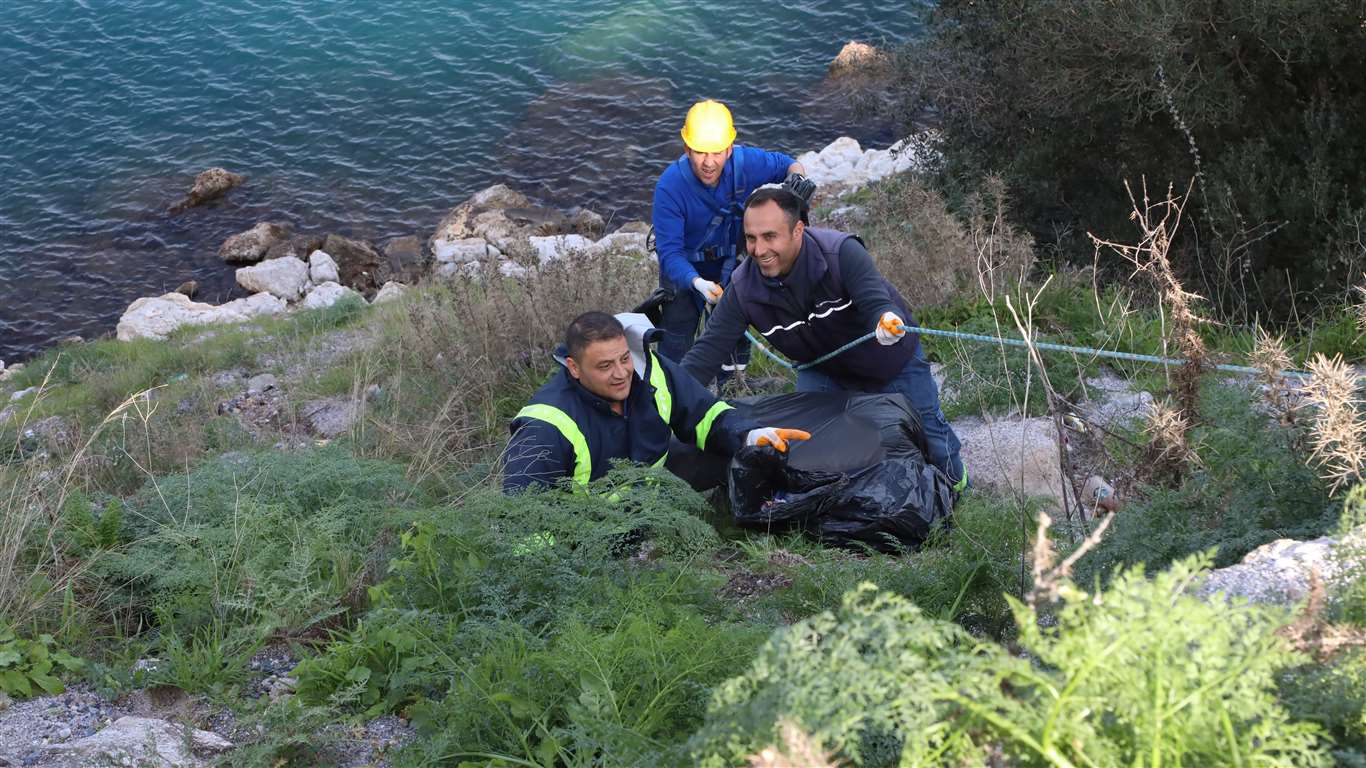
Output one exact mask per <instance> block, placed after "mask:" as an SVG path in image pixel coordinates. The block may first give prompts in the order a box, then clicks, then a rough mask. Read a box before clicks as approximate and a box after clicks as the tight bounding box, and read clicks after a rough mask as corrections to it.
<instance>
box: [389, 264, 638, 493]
mask: <svg viewBox="0 0 1366 768" xmlns="http://www.w3.org/2000/svg"><path fill="white" fill-rule="evenodd" d="M657 274H658V268H657V267H656V265H655V263H654V261H652V260H650V259H646V258H641V257H639V256H633V255H630V254H621V253H612V252H608V253H594V254H571V255H570V256H568V257H566V258H565V259H563V260H560V261H555V262H551V263H549V264H545V265H540V266H536V267H533V268H531V269H530V270H529V272H528V273H527V275H526V276H524V277H519V278H512V277H504V276H502V275H500V274H498V272H497V268H496V265H493V264H487V265H483V267H482V268H481V269H479V270H478V271H476V272H473V273H471V274H466V275H458V276H456V277H453V278H451V279H449V280H446V281H443V282H439V283H435V284H433V285H431V286H429V287H427V288H425V289H423V291H422V293H421V294H420V296H418V297H414V299H413V300H409V301H406V302H403V303H402V304H401V305H399V306H397V307H395V308H393V309H390V310H388V312H389V314H388V315H387V316H386V317H385V318H384V320H383V325H384V339H383V341H382V342H381V344H380V345H379V351H378V352H377V354H380V355H384V356H386V357H388V358H389V359H388V360H386V361H383V363H382V364H377V365H376V366H375V367H376V368H377V369H380V370H386V371H389V372H390V376H391V379H390V382H389V386H388V389H389V390H390V391H391V392H392V393H393V396H394V397H395V398H396V400H397V406H396V408H395V416H394V417H393V418H385V419H383V420H380V421H377V422H375V423H373V424H372V425H371V428H372V429H373V430H374V431H375V433H376V437H377V441H378V444H379V446H380V448H379V453H380V454H381V455H390V456H404V457H408V458H411V459H413V460H414V461H413V471H414V472H415V473H416V474H417V475H418V476H420V477H423V478H441V477H445V476H447V475H449V474H450V473H451V472H452V471H457V470H463V469H465V468H468V467H471V466H476V465H479V464H481V463H482V462H485V461H487V459H488V458H489V457H491V456H492V455H493V452H494V451H495V450H496V447H497V446H498V445H499V444H501V443H502V442H503V441H504V440H505V437H506V434H505V431H506V429H507V421H508V419H509V418H510V417H511V415H512V414H513V413H515V411H516V410H517V409H518V408H520V407H521V406H522V405H523V404H524V403H525V397H526V396H528V395H530V393H531V391H532V390H534V389H535V387H536V386H539V384H540V383H542V381H543V380H544V378H545V375H546V372H547V371H549V370H551V369H552V366H553V365H554V363H553V362H552V360H551V353H552V352H553V351H554V349H555V347H556V346H557V345H558V344H559V343H560V341H561V339H562V337H563V335H564V329H565V327H566V326H567V325H568V324H569V321H570V320H572V319H573V318H574V317H576V316H577V315H579V314H580V313H582V312H586V311H588V310H602V311H606V312H621V311H626V310H629V309H630V308H631V307H634V306H635V305H637V304H639V303H640V302H641V301H642V300H644V299H645V297H646V296H648V295H649V293H650V291H652V290H653V289H654V287H655V285H656V281H657Z"/></svg>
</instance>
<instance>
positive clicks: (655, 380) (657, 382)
mask: <svg viewBox="0 0 1366 768" xmlns="http://www.w3.org/2000/svg"><path fill="white" fill-rule="evenodd" d="M650 386H652V387H654V390H655V410H657V411H659V418H661V419H663V420H664V423H665V424H668V423H669V422H670V421H671V420H672V417H673V412H674V398H673V395H671V394H670V393H669V379H668V378H667V377H665V375H664V366H662V365H660V364H659V358H658V357H655V353H653V352H651V353H650Z"/></svg>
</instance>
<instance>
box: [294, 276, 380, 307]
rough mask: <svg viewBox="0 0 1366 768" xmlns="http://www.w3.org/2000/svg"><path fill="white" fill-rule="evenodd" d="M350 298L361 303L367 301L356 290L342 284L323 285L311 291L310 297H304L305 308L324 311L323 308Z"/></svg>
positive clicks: (330, 283)
mask: <svg viewBox="0 0 1366 768" xmlns="http://www.w3.org/2000/svg"><path fill="white" fill-rule="evenodd" d="M348 296H351V297H355V298H356V299H357V300H359V301H361V302H364V301H365V298H364V297H362V296H361V295H360V294H359V293H357V292H356V291H355V290H353V289H351V288H347V287H346V286H344V285H342V284H340V283H335V282H327V283H321V284H319V285H318V286H316V287H315V288H314V289H313V290H311V291H309V292H308V295H307V296H305V297H304V301H303V308H304V309H322V308H323V307H330V306H332V305H333V304H336V303H337V302H339V301H341V300H342V299H345V298H347V297H348Z"/></svg>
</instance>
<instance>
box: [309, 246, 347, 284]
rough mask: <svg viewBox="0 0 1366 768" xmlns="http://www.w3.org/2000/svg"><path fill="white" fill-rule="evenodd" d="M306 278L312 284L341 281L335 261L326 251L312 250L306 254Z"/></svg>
mask: <svg viewBox="0 0 1366 768" xmlns="http://www.w3.org/2000/svg"><path fill="white" fill-rule="evenodd" d="M308 279H309V280H311V281H313V284H314V285H322V284H323V283H340V282H341V275H340V273H338V272H337V262H336V261H335V260H334V259H333V258H332V257H331V256H330V255H328V253H327V251H314V252H313V253H310V254H309V255H308Z"/></svg>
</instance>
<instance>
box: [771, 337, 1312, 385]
mask: <svg viewBox="0 0 1366 768" xmlns="http://www.w3.org/2000/svg"><path fill="white" fill-rule="evenodd" d="M903 327H904V328H906V330H908V331H913V332H915V333H918V334H920V335H922V336H943V337H944V338H948V339H961V340H963V341H976V342H980V343H983V344H1006V345H1009V346H1013V347H1025V348H1028V347H1029V346H1030V344H1029V343H1028V342H1025V341H1023V340H1021V339H1007V338H1003V337H997V336H984V335H982V334H979V333H963V332H962V331H941V330H937V329H934V328H919V327H910V326H903ZM876 336H877V331H870V332H868V333H865V334H864V335H862V336H860V337H858V338H857V339H854V340H853V341H851V342H849V343H848V344H845V345H844V346H842V347H840V348H839V349H836V350H835V351H834V352H830V353H828V354H824V355H821V356H820V357H818V358H816V359H815V360H812V361H811V362H809V363H799V364H796V365H794V364H792V363H790V362H788V361H786V360H784V359H782V358H781V357H778V355H776V354H774V352H773V351H772V350H770V349H769V348H768V347H766V346H764V343H763V342H761V341H759V340H758V339H756V338H754V335H753V334H752V333H750V332H749V331H745V337H746V338H748V339H749V340H750V342H752V343H753V344H754V346H756V347H758V348H759V351H760V352H763V353H764V354H765V355H768V356H769V358H771V359H772V360H773V361H774V362H776V363H778V364H779V365H781V366H783V367H784V368H787V369H788V370H792V371H804V370H806V369H807V368H812V367H815V366H817V365H820V364H821V363H824V362H826V361H827V360H830V359H831V358H834V357H838V356H839V355H842V354H844V353H845V352H848V351H849V350H851V349H853V348H854V347H857V346H858V345H860V344H862V343H863V342H865V341H867V340H869V339H871V338H874V337H876ZM1033 346H1034V347H1035V348H1037V349H1043V350H1047V351H1050V352H1071V353H1074V354H1082V355H1093V356H1095V357H1108V358H1112V359H1114V360H1128V361H1130V362H1135V363H1156V364H1158V365H1183V364H1185V363H1186V361H1185V360H1183V359H1181V358H1179V357H1159V356H1157V355H1140V354H1137V353H1134V352H1114V351H1110V350H1106V349H1093V348H1091V347H1074V346H1070V345H1068V344H1053V343H1052V342H1047V341H1036V342H1033ZM1214 368H1215V369H1216V370H1220V371H1227V372H1229V373H1253V374H1255V373H1261V371H1260V370H1259V369H1257V368H1251V367H1249V366H1246V365H1216V366H1214ZM1281 375H1282V376H1286V377H1290V378H1298V379H1307V378H1309V376H1310V374H1308V373H1306V372H1304V371H1281Z"/></svg>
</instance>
